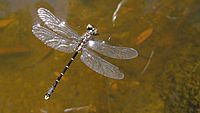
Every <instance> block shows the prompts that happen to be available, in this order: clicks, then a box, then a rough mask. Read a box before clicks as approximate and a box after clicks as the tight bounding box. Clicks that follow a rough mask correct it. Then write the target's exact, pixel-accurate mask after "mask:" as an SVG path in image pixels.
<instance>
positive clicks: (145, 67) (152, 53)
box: [141, 50, 154, 74]
mask: <svg viewBox="0 0 200 113" xmlns="http://www.w3.org/2000/svg"><path fill="white" fill-rule="evenodd" d="M153 55H154V51H153V50H152V51H151V55H150V57H149V60H148V61H147V64H146V65H145V66H144V69H143V70H142V72H141V74H144V72H145V71H146V70H147V67H148V66H149V64H150V62H151V59H152V57H153Z"/></svg>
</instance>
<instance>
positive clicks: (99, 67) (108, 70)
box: [81, 48, 124, 79]
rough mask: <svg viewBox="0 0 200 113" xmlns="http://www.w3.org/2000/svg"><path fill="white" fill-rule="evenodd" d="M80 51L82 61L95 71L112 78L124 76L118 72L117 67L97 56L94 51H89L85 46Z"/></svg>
mask: <svg viewBox="0 0 200 113" xmlns="http://www.w3.org/2000/svg"><path fill="white" fill-rule="evenodd" d="M82 52H83V53H82V55H81V60H82V62H83V63H85V64H86V65H87V66H88V67H90V68H91V69H92V70H94V71H95V72H97V73H99V74H102V75H104V76H106V77H109V78H113V79H123V78H124V74H123V73H121V72H120V70H119V68H118V67H116V66H114V65H113V64H111V63H109V62H107V61H106V60H104V59H102V58H101V57H99V56H97V55H96V54H95V53H94V52H92V51H89V50H87V49H86V48H83V51H82Z"/></svg>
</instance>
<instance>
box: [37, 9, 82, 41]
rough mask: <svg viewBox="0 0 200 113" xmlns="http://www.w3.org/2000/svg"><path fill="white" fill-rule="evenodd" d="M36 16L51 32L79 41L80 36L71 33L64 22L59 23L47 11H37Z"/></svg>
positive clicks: (73, 32)
mask: <svg viewBox="0 0 200 113" xmlns="http://www.w3.org/2000/svg"><path fill="white" fill-rule="evenodd" d="M38 16H39V17H40V19H41V20H42V21H43V22H44V24H45V25H46V26H48V27H49V28H50V29H52V30H53V31H55V32H57V33H59V34H61V35H64V36H67V37H68V38H75V39H78V40H80V36H79V35H78V34H77V33H76V32H75V31H73V30H72V29H71V28H70V27H69V26H68V25H67V24H66V23H65V22H62V21H60V20H59V19H58V18H56V17H55V16H54V15H53V14H52V13H51V12H50V11H49V10H47V9H45V8H39V9H38Z"/></svg>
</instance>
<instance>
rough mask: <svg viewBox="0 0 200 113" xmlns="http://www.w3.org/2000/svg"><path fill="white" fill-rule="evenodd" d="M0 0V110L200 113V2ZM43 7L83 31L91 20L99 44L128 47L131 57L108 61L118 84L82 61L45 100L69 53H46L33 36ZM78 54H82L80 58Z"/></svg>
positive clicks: (3, 112)
mask: <svg viewBox="0 0 200 113" xmlns="http://www.w3.org/2000/svg"><path fill="white" fill-rule="evenodd" d="M119 3H120V0H104V1H103V0H90V1H89V0H65V1H62V0H58V1H53V0H43V1H35V0H29V1H28V0H27V1H23V0H1V1H0V113H62V112H64V109H66V108H71V107H80V106H92V107H91V108H89V109H80V110H74V111H71V112H74V113H199V112H200V92H199V90H200V77H199V75H200V71H199V70H200V66H199V65H200V55H199V53H200V38H199V36H200V13H199V12H200V6H199V4H200V1H199V0H182V1H174V0H167V1H161V0H126V1H125V2H124V4H122V6H121V8H120V9H119V11H118V13H117V18H116V20H115V21H114V23H113V22H112V16H113V13H114V11H115V10H116V8H117V5H118V4H119ZM39 7H45V8H47V9H49V10H51V11H52V12H53V13H54V14H55V15H56V16H57V17H59V18H61V19H63V20H66V21H67V22H68V24H69V25H70V26H71V27H72V28H73V29H74V30H76V31H77V32H78V33H80V34H83V33H84V32H85V27H86V25H87V24H88V23H91V24H93V25H94V26H95V27H96V28H97V29H98V31H99V33H100V36H98V37H97V38H99V39H101V40H108V38H109V37H111V40H110V43H112V44H115V45H119V46H127V47H132V48H135V49H136V50H138V52H139V56H138V57H137V58H135V59H131V60H115V59H111V58H107V57H104V58H105V59H106V60H108V61H110V62H112V63H113V64H115V65H117V66H119V67H120V69H121V70H122V71H123V72H124V73H125V78H124V79H123V80H113V79H109V78H106V77H103V76H102V75H99V74H97V73H95V72H94V71H92V70H90V69H89V68H88V67H87V66H85V65H84V64H83V63H82V62H81V61H80V59H79V58H77V59H76V60H75V62H73V64H72V66H71V68H70V69H69V71H68V72H67V73H66V74H65V76H64V77H63V79H62V81H61V82H60V84H59V85H58V87H57V89H56V91H55V92H54V94H53V95H52V97H51V99H50V100H48V101H45V100H44V94H45V93H46V91H47V90H48V88H49V87H50V86H51V85H52V83H53V82H54V80H55V79H56V78H57V76H58V74H59V73H60V72H61V71H62V69H63V67H64V66H65V64H66V63H67V61H69V59H70V57H71V56H72V55H73V54H65V53H62V52H58V51H56V50H54V49H51V48H49V47H47V46H46V45H44V44H43V43H42V42H41V41H40V40H38V39H37V38H35V36H34V35H33V34H32V32H31V29H32V28H31V27H32V25H33V24H35V23H37V22H40V20H39V18H38V17H37V15H36V13H37V9H38V8H39ZM79 56H80V55H79Z"/></svg>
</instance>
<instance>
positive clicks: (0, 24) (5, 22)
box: [0, 18, 14, 28]
mask: <svg viewBox="0 0 200 113" xmlns="http://www.w3.org/2000/svg"><path fill="white" fill-rule="evenodd" d="M13 21H14V19H13V18H9V19H3V20H0V28H3V27H6V26H7V25H9V24H10V23H12V22H13Z"/></svg>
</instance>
